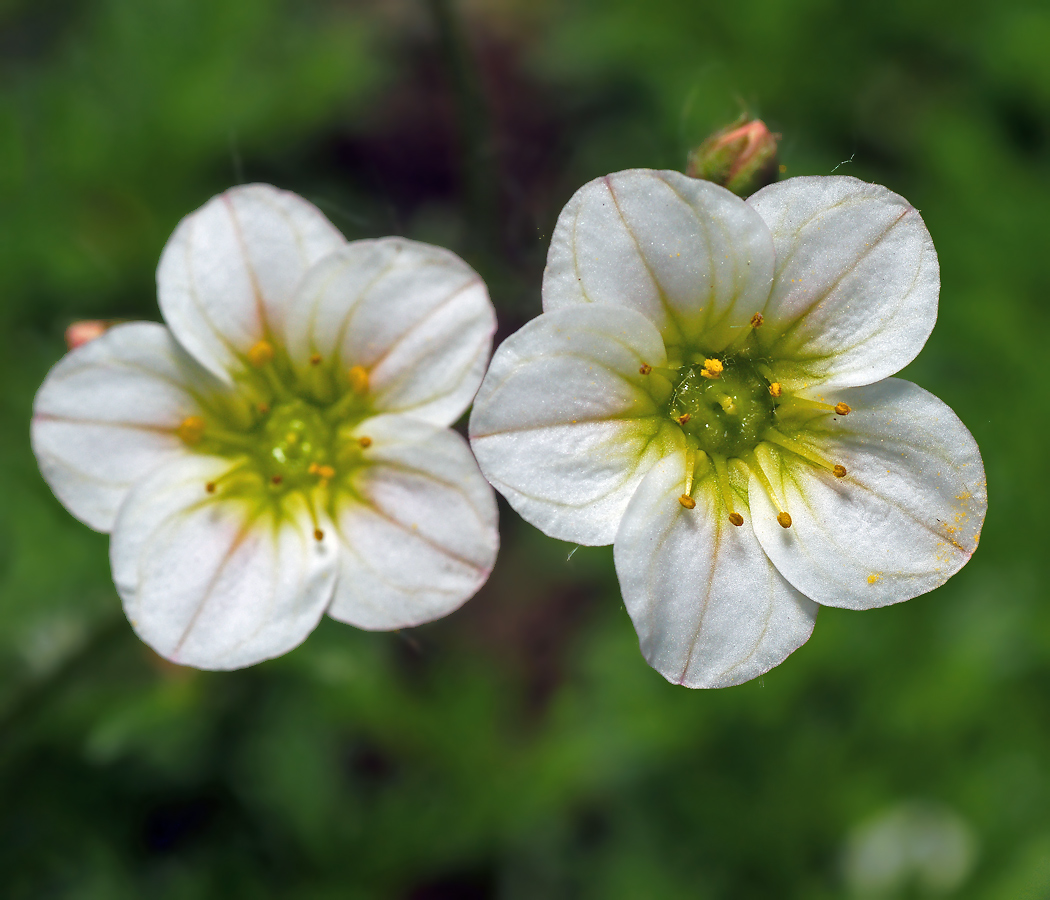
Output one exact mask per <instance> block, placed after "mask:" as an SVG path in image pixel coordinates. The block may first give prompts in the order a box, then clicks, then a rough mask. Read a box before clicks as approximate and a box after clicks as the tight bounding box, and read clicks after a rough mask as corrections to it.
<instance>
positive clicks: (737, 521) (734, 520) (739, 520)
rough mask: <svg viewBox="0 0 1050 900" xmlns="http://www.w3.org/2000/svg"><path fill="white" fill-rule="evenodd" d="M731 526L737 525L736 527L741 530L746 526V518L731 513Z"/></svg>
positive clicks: (736, 513)
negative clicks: (741, 527) (742, 526)
mask: <svg viewBox="0 0 1050 900" xmlns="http://www.w3.org/2000/svg"><path fill="white" fill-rule="evenodd" d="M729 524H730V525H736V527H737V528H739V527H740V526H741V525H743V524H744V517H743V516H742V515H740V513H738V512H731V513H730V514H729Z"/></svg>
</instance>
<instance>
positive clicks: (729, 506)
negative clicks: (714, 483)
mask: <svg viewBox="0 0 1050 900" xmlns="http://www.w3.org/2000/svg"><path fill="white" fill-rule="evenodd" d="M711 461H712V462H713V463H714V464H715V475H716V476H717V477H718V490H719V492H720V493H721V494H722V503H723V504H724V505H725V508H726V512H727V513H728V514H729V521H730V522H732V523H733V524H734V525H738V526H739V525H743V524H744V519H743V517H742V516H741V515H740V514H739V513H738V512H736V510H734V509H733V506H734V505H735V504H734V503H733V486H732V485H731V484H730V483H729V466H727V465H726V458H725V457H724V456H720V455H719V454H717V453H712V454H711ZM737 520H739V521H737Z"/></svg>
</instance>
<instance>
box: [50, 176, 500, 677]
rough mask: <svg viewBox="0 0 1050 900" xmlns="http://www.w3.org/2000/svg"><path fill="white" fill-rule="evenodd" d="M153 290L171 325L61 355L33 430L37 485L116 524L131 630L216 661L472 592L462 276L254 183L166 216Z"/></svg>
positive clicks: (466, 303) (233, 663)
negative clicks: (327, 622) (332, 623)
mask: <svg viewBox="0 0 1050 900" xmlns="http://www.w3.org/2000/svg"><path fill="white" fill-rule="evenodd" d="M157 287H158V292H159V299H160V307H161V311H162V313H163V315H164V319H165V321H166V323H167V327H165V326H164V325H159V324H155V323H147V322H135V323H130V324H123V325H117V326H116V327H114V328H112V329H110V330H109V331H107V332H106V333H105V334H103V335H102V336H101V337H98V338H96V339H95V340H93V341H91V342H89V343H86V344H84V345H83V346H81V347H78V348H77V349H75V350H73V351H72V352H70V353H69V354H67V355H66V356H65V357H64V358H63V359H62V360H61V361H60V362H59V363H58V364H57V365H56V366H55V367H54V368H53V369H52V370H51V372H50V373H49V374H48V376H47V378H46V380H45V381H44V384H43V385H42V386H41V388H40V391H39V392H38V393H37V396H36V402H35V405H34V413H33V424H32V439H33V448H34V450H35V452H36V455H37V460H38V461H39V464H40V470H41V472H42V473H43V475H44V478H45V479H46V480H47V482H48V484H49V485H50V486H51V488H52V490H53V491H54V493H55V495H56V496H57V497H58V499H59V500H60V501H61V502H62V503H63V505H64V506H65V507H66V508H67V509H68V510H69V511H70V512H71V513H72V514H73V515H74V516H76V517H77V518H78V519H80V520H81V521H83V522H85V523H86V524H87V525H89V526H90V527H92V528H94V529H95V530H97V531H102V532H110V533H111V534H112V538H111V542H110V559H111V563H112V566H113V578H114V581H115V582H116V586H117V590H118V592H119V593H120V596H121V598H122V599H123V602H124V608H125V611H126V613H127V615H128V618H129V619H130V621H131V623H132V625H133V626H134V628H135V630H136V631H137V632H138V634H139V635H140V636H141V637H142V639H143V640H144V641H146V643H148V644H149V645H150V646H151V647H153V648H154V649H155V650H156V651H157V652H158V653H160V654H161V655H163V656H165V657H167V658H169V659H171V660H173V661H175V662H178V663H182V664H184V665H192V666H197V667H200V668H207V669H232V668H237V667H240V666H246V665H251V664H253V663H256V662H259V661H260V660H263V659H267V658H270V657H273V656H277V655H279V654H281V653H285V652H286V651H288V650H290V649H291V648H293V647H295V646H297V645H298V644H299V643H301V642H302V641H303V640H304V639H305V638H306V636H307V635H308V634H309V633H310V632H311V631H312V630H313V628H314V627H315V626H316V625H317V622H318V621H319V619H320V617H321V616H322V615H323V614H324V612H325V611H327V612H328V613H329V615H331V616H333V617H334V618H336V619H338V620H340V621H343V622H349V623H351V624H353V625H357V626H359V627H361V628H367V629H393V628H401V627H405V626H410V625H416V624H419V623H421V622H426V621H429V620H431V619H435V618H438V617H440V616H443V615H446V614H447V613H449V612H451V611H452V610H454V609H456V608H457V607H458V606H460V604H462V603H463V602H464V601H465V600H467V599H468V598H469V597H470V596H472V595H473V594H474V593H475V592H476V591H477V590H478V588H479V587H480V586H481V585H482V584H483V583H484V582H485V579H486V578H487V577H488V574H489V572H490V570H491V568H492V565H493V562H494V560H495V556H496V550H497V546H498V540H499V539H498V534H497V530H496V505H495V498H494V495H493V493H492V489H491V488H490V487H489V486H488V485H487V484H486V483H485V480H484V479H483V478H482V476H481V473H480V472H479V471H478V469H477V465H476V464H475V462H474V459H473V457H472V456H471V454H470V450H469V448H468V446H467V444H466V442H465V441H464V440H463V439H462V438H461V437H460V436H459V435H457V434H456V433H455V432H453V431H451V430H450V429H449V428H448V427H447V426H449V425H450V424H451V423H452V422H453V421H455V419H456V418H457V417H458V416H460V415H461V414H462V412H463V411H464V410H465V409H466V407H467V406H468V405H469V404H470V401H471V399H472V398H473V396H474V393H475V391H476V390H477V387H478V384H479V383H480V381H481V377H482V374H483V373H484V370H485V365H486V363H487V361H488V357H489V353H490V350H491V341H492V334H493V331H494V328H495V315H494V312H493V309H492V305H491V303H490V302H489V298H488V293H487V291H486V289H485V285H484V283H483V282H482V281H481V279H480V278H479V277H478V275H477V273H475V272H474V271H473V270H472V269H471V268H470V267H469V266H467V264H466V263H464V262H463V261H462V260H461V259H459V257H457V256H455V255H454V254H452V253H450V252H448V251H446V250H442V249H440V248H438V247H432V246H429V245H426V244H420V243H416V242H414V241H408V240H402V239H400V238H383V239H380V240H364V241H354V242H350V243H348V242H347V241H346V240H345V239H344V238H343V236H342V235H341V234H340V233H339V232H338V231H337V230H336V229H335V228H334V227H333V226H332V225H331V224H330V223H329V222H328V220H327V219H326V218H325V217H324V216H323V215H322V214H321V212H320V211H319V210H317V209H316V208H315V207H314V206H312V205H311V204H309V203H308V202H306V201H305V200H303V199H302V198H300V197H297V196H296V195H294V194H290V193H287V192H284V191H279V190H277V189H275V188H272V187H269V186H267V185H249V186H245V187H238V188H234V189H232V190H229V191H227V192H226V193H224V194H222V195H220V196H218V197H215V198H213V199H212V200H211V201H209V202H208V203H207V204H206V205H205V206H203V207H202V208H201V209H199V210H198V211H197V212H195V213H193V214H192V215H190V216H188V217H186V218H185V219H184V220H183V221H182V222H181V223H180V224H179V226H178V228H177V229H176V230H175V233H174V234H173V235H172V237H171V239H170V240H169V241H168V244H167V246H166V247H165V249H164V252H163V255H162V257H161V261H160V265H159V267H158V270H157Z"/></svg>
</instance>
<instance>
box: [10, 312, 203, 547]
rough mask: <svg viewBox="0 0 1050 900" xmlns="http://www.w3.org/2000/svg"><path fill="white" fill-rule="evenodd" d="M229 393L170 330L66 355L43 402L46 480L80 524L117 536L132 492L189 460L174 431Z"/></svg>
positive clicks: (37, 433) (36, 425) (129, 333)
mask: <svg viewBox="0 0 1050 900" xmlns="http://www.w3.org/2000/svg"><path fill="white" fill-rule="evenodd" d="M221 389H222V385H221V384H219V383H218V382H217V381H216V380H215V379H214V378H212V377H211V375H209V374H208V373H207V372H206V371H205V370H204V369H202V368H201V367H200V366H199V365H197V363H196V362H195V361H194V360H193V359H192V358H191V357H190V356H189V354H187V353H186V352H185V351H184V350H183V349H182V348H181V347H180V346H179V345H178V343H177V342H176V341H175V339H174V338H173V337H172V336H171V332H169V331H168V329H167V328H165V327H164V326H163V325H158V324H156V323H153V322H130V323H128V324H125V325H117V326H116V327H114V328H111V329H110V330H109V331H107V332H106V333H105V334H104V335H102V336H100V337H98V338H96V339H95V340H93V341H90V342H89V343H87V344H84V345H83V346H81V347H78V348H77V349H76V350H73V351H71V352H70V353H67V354H66V355H65V356H64V357H63V358H62V359H61V360H59V362H58V364H57V365H55V367H54V368H53V369H52V370H51V371H50V372H49V373H48V376H47V378H46V379H44V383H43V385H41V387H40V390H39V391H38V392H37V395H36V400H35V401H34V403H33V424H32V432H31V433H32V441H33V450H34V452H35V453H36V457H37V461H38V463H39V464H40V471H41V472H42V473H43V476H44V479H45V480H46V481H47V483H48V485H49V486H50V487H51V490H52V491H54V492H55V496H56V497H58V499H59V500H60V501H61V502H62V505H63V506H65V507H66V509H68V510H69V511H70V512H71V513H72V514H73V515H74V516H76V517H77V518H78V519H80V520H81V521H82V522H84V523H86V524H87V525H89V526H90V527H91V528H94V529H95V530H96V531H109V530H110V529H111V528H112V527H113V520H114V519H115V518H116V515H117V510H118V509H119V508H120V504H121V503H123V502H124V498H125V497H126V496H127V493H128V491H129V490H130V488H131V485H132V484H133V483H134V482H135V481H137V480H138V479H140V478H142V477H143V476H144V475H146V474H147V473H149V472H151V471H152V470H153V469H155V468H157V467H158V466H160V465H162V464H163V463H165V462H168V461H170V460H172V459H175V458H176V457H179V456H182V455H183V454H185V453H186V447H185V445H184V444H183V443H182V441H181V440H179V438H178V437H177V436H176V434H175V429H176V428H178V426H179V424H180V423H181V422H182V421H183V419H185V418H186V417H187V416H190V415H194V414H197V413H199V412H200V408H201V404H200V398H201V397H202V396H206V395H214V394H216V393H217V392H219V391H220V390H221Z"/></svg>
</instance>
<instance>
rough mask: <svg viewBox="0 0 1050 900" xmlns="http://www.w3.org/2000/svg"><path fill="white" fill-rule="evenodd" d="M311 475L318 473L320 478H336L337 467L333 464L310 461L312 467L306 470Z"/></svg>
mask: <svg viewBox="0 0 1050 900" xmlns="http://www.w3.org/2000/svg"><path fill="white" fill-rule="evenodd" d="M306 471H307V472H309V473H310V474H311V475H317V476H318V477H320V478H325V479H328V478H335V469H333V468H332V467H331V466H323V465H318V464H317V463H310V468H308V469H307V470H306Z"/></svg>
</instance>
